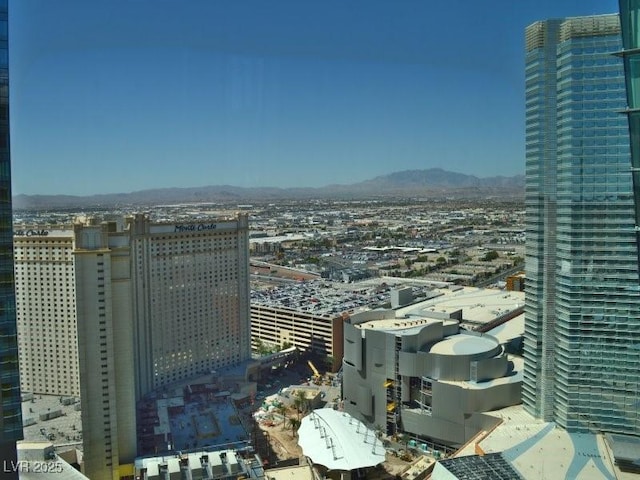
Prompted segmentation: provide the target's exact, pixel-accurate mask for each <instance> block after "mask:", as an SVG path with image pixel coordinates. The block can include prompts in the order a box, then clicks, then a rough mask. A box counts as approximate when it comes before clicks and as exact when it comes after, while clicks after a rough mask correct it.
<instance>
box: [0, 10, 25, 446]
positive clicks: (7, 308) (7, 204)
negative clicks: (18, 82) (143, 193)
mask: <svg viewBox="0 0 640 480" xmlns="http://www.w3.org/2000/svg"><path fill="white" fill-rule="evenodd" d="M7 3H8V0H0V451H3V452H6V451H7V450H8V449H10V448H12V447H11V445H13V446H15V441H16V440H20V439H21V438H22V414H21V410H20V409H21V404H20V377H19V374H18V345H17V333H16V308H15V290H14V283H13V228H12V219H11V166H10V157H9V61H8V30H7V21H8V11H7V9H8V8H7Z"/></svg>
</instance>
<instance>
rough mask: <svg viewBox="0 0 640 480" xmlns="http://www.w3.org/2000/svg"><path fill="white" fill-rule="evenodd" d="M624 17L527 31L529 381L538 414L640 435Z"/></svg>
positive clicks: (638, 304) (639, 321)
mask: <svg viewBox="0 0 640 480" xmlns="http://www.w3.org/2000/svg"><path fill="white" fill-rule="evenodd" d="M620 49H621V37H620V24H619V19H618V16H617V15H600V16H593V17H577V18H567V19H557V20H547V21H542V22H536V23H534V24H532V25H530V26H529V27H527V29H526V175H527V180H526V208H527V224H526V228H527V231H526V235H527V251H526V272H527V282H526V286H525V292H526V307H525V315H526V317H525V318H526V322H525V341H524V353H525V379H524V385H523V402H524V404H525V408H526V409H527V410H528V411H529V412H530V413H532V414H533V415H535V416H537V417H540V418H542V419H544V420H547V421H555V422H557V423H558V424H559V425H560V426H562V427H564V428H567V429H568V430H572V431H602V430H605V431H612V432H619V433H636V434H637V433H639V432H640V414H639V413H638V412H639V411H640V409H639V408H638V406H639V405H640V384H639V380H640V373H639V372H640V356H639V355H638V345H640V292H639V290H638V262H637V255H638V252H637V245H636V240H635V231H634V226H635V215H634V202H633V195H632V184H631V175H630V172H629V137H628V134H627V128H626V123H625V118H624V116H623V115H621V114H620V112H621V111H624V109H625V106H626V101H625V93H624V76H623V66H622V61H621V59H620V58H619V57H617V56H614V55H613V53H615V52H617V51H619V50H620Z"/></svg>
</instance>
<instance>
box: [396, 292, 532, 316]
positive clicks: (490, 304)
mask: <svg viewBox="0 0 640 480" xmlns="http://www.w3.org/2000/svg"><path fill="white" fill-rule="evenodd" d="M437 291H438V292H440V293H442V295H440V296H437V297H435V298H431V299H429V300H425V301H423V302H419V303H414V304H412V305H408V306H406V307H403V308H399V309H398V310H397V313H398V315H399V316H403V315H407V316H425V317H430V316H431V317H433V316H434V314H436V315H440V316H442V315H450V314H453V313H455V312H457V311H459V310H462V323H463V324H464V323H465V322H471V323H473V324H476V325H477V324H485V323H488V322H490V321H492V320H495V319H497V318H499V317H501V316H503V315H506V314H508V313H510V312H513V311H516V310H518V309H520V308H523V307H524V292H508V291H505V290H497V289H485V288H476V287H459V288H457V289H451V288H439V289H437Z"/></svg>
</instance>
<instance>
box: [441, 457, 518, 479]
mask: <svg viewBox="0 0 640 480" xmlns="http://www.w3.org/2000/svg"><path fill="white" fill-rule="evenodd" d="M431 478H432V479H433V480H450V479H452V478H458V479H464V480H486V479H498V478H499V479H500V480H521V479H522V477H521V476H520V475H519V474H518V472H516V471H515V470H514V469H513V467H512V466H511V465H510V464H509V462H507V461H506V460H505V459H504V458H503V457H502V454H500V453H491V454H488V455H470V456H468V457H458V458H449V459H446V460H440V461H438V462H437V463H436V466H435V468H434V469H433V474H432V475H431Z"/></svg>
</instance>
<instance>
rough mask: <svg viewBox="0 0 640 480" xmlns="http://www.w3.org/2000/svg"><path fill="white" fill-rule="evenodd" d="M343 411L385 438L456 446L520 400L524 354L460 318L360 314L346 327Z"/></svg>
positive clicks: (385, 312)
mask: <svg viewBox="0 0 640 480" xmlns="http://www.w3.org/2000/svg"><path fill="white" fill-rule="evenodd" d="M344 340H345V341H344V345H345V347H344V360H343V387H342V390H343V401H344V410H345V411H346V412H347V413H349V414H350V415H352V416H354V417H355V418H357V419H359V420H362V421H364V422H365V423H367V424H369V425H375V426H377V427H378V428H380V429H381V430H382V431H384V432H386V433H387V434H388V435H394V434H399V433H405V434H409V435H411V436H414V437H416V438H420V439H422V440H426V441H431V442H434V443H436V444H438V445H444V446H450V447H457V446H460V445H463V444H464V443H466V442H467V441H468V440H469V439H471V438H472V437H473V436H474V435H476V434H477V433H478V432H479V431H480V430H488V429H490V428H491V427H493V426H494V425H495V424H496V422H497V420H496V418H494V417H490V416H487V415H483V412H487V411H490V410H494V409H497V408H501V407H505V406H509V405H516V404H518V403H520V397H521V385H522V359H521V358H520V359H517V358H516V357H510V356H508V355H507V353H506V352H505V350H504V347H503V346H502V345H501V344H500V342H499V341H498V340H497V339H496V338H494V337H492V336H490V335H483V334H480V333H475V332H466V333H463V331H461V330H460V322H459V321H457V320H453V319H451V320H438V319H433V318H428V317H424V316H422V315H403V316H396V312H395V311H394V310H371V311H369V312H363V313H358V314H355V315H353V316H351V318H350V319H349V320H348V321H347V322H346V323H345V326H344Z"/></svg>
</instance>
